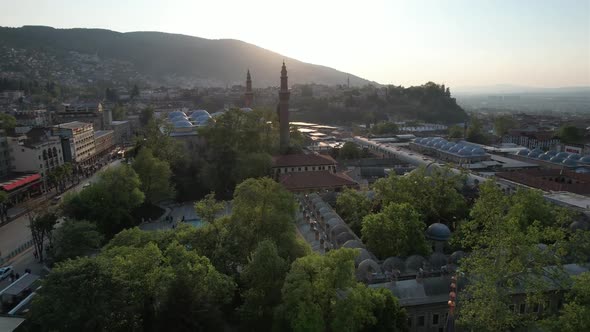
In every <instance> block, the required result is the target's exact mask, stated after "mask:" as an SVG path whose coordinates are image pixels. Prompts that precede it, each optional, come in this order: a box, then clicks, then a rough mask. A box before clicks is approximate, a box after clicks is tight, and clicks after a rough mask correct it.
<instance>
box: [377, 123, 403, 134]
mask: <svg viewBox="0 0 590 332" xmlns="http://www.w3.org/2000/svg"><path fill="white" fill-rule="evenodd" d="M398 131H399V128H398V127H397V125H396V124H395V123H393V122H380V123H378V124H376V125H375V126H373V128H371V133H372V134H374V135H387V134H397V133H398Z"/></svg>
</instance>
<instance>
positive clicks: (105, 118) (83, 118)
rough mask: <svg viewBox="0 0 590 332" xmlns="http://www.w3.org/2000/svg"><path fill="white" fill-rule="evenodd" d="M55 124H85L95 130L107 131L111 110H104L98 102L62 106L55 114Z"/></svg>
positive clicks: (110, 119)
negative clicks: (90, 125) (88, 124)
mask: <svg viewBox="0 0 590 332" xmlns="http://www.w3.org/2000/svg"><path fill="white" fill-rule="evenodd" d="M54 120H55V123H56V124H61V123H70V122H85V123H91V124H92V125H93V127H94V128H96V129H97V130H102V129H108V128H109V125H110V123H111V121H112V115H111V110H109V109H105V108H104V107H103V105H102V103H100V102H94V103H79V104H64V105H63V109H61V110H59V111H58V112H57V113H56V114H55V119H54Z"/></svg>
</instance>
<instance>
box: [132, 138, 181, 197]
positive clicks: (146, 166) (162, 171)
mask: <svg viewBox="0 0 590 332" xmlns="http://www.w3.org/2000/svg"><path fill="white" fill-rule="evenodd" d="M132 167H133V169H134V170H135V172H136V173H137V175H139V179H140V180H141V186H140V189H141V191H142V192H143V193H144V195H145V199H146V201H148V202H150V203H152V204H155V203H157V202H159V201H162V200H165V199H170V198H172V197H174V188H173V187H172V184H171V183H170V177H171V176H172V171H171V170H170V165H169V164H168V163H167V162H166V161H163V160H159V159H157V158H156V157H154V155H153V153H152V151H151V150H150V149H148V148H142V149H141V150H140V151H139V153H138V154H137V156H136V157H135V160H134V161H133V165H132Z"/></svg>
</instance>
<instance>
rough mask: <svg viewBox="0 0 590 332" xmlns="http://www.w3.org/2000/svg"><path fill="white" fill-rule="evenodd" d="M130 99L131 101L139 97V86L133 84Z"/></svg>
mask: <svg viewBox="0 0 590 332" xmlns="http://www.w3.org/2000/svg"><path fill="white" fill-rule="evenodd" d="M130 97H131V99H134V98H137V97H139V87H138V86H137V84H133V89H132V90H131V93H130Z"/></svg>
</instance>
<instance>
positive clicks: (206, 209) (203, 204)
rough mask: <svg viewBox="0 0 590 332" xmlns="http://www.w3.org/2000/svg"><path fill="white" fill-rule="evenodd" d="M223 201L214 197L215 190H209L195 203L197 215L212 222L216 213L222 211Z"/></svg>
mask: <svg viewBox="0 0 590 332" xmlns="http://www.w3.org/2000/svg"><path fill="white" fill-rule="evenodd" d="M223 208H224V206H223V202H218V201H217V200H216V199H215V192H210V193H209V194H207V195H206V196H205V198H204V199H202V200H200V201H198V202H197V203H195V211H196V212H197V215H198V216H199V217H200V218H201V219H202V220H204V221H205V222H207V223H209V224H212V223H213V222H214V221H215V218H217V214H219V212H221V211H223Z"/></svg>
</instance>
